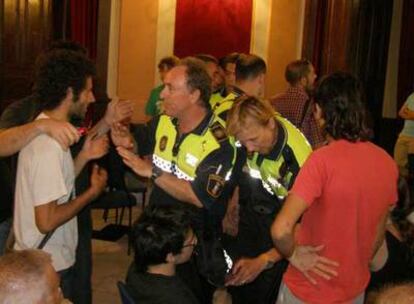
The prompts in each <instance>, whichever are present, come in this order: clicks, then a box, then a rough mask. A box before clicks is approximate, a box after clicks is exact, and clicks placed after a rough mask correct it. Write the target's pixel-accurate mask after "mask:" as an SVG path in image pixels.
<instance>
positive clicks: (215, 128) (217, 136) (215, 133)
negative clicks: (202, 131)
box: [210, 122, 227, 142]
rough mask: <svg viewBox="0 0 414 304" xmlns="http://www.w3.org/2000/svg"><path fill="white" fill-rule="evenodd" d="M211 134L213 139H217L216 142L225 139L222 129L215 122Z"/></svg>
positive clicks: (225, 135)
mask: <svg viewBox="0 0 414 304" xmlns="http://www.w3.org/2000/svg"><path fill="white" fill-rule="evenodd" d="M210 129H211V133H212V134H213V136H214V138H215V139H217V141H218V142H221V141H223V140H226V139H227V133H226V130H225V129H224V127H223V126H222V125H221V124H220V123H219V122H215V123H214V124H213V125H212V126H211V127H210Z"/></svg>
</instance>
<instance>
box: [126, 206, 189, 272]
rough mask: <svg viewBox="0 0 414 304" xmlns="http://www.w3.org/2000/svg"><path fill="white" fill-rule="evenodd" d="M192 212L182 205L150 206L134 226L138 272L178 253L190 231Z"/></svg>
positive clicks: (135, 260)
mask: <svg viewBox="0 0 414 304" xmlns="http://www.w3.org/2000/svg"><path fill="white" fill-rule="evenodd" d="M190 218H191V217H190V216H189V212H188V211H187V210H186V209H185V208H182V207H180V206H158V207H151V206H149V207H147V208H146V209H145V210H144V212H143V214H142V215H141V216H140V217H139V219H138V220H137V222H136V223H135V225H134V227H133V243H134V251H135V259H134V262H135V266H136V270H137V271H138V272H145V271H147V268H148V266H151V265H158V264H163V263H165V262H166V258H167V255H168V254H169V253H172V254H179V253H180V252H181V250H182V249H183V245H184V241H185V240H186V237H187V235H188V233H189V231H190V229H191V223H190Z"/></svg>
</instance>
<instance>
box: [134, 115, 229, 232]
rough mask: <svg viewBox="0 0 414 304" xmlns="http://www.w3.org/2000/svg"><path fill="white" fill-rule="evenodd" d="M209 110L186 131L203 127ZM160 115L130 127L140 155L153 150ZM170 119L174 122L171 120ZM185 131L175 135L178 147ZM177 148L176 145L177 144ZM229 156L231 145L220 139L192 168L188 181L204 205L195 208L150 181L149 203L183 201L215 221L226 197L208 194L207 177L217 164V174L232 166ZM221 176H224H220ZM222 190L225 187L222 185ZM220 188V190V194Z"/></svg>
mask: <svg viewBox="0 0 414 304" xmlns="http://www.w3.org/2000/svg"><path fill="white" fill-rule="evenodd" d="M211 117H212V113H211V112H208V114H207V115H206V117H205V118H204V119H203V121H202V122H201V123H200V124H199V125H198V126H197V127H196V128H195V129H194V130H193V131H191V132H190V133H193V134H197V135H199V134H202V132H204V131H205V129H206V128H208V126H209V123H210V121H211ZM159 120H160V117H159V116H157V117H154V118H153V119H152V120H151V121H150V122H149V123H148V124H147V125H145V126H144V125H139V126H134V127H133V128H132V133H133V135H134V138H135V140H136V142H137V143H138V150H139V154H140V155H141V156H144V155H151V154H152V153H153V151H154V147H155V132H156V130H157V126H158V123H159ZM173 123H176V121H175V120H173ZM188 134H189V133H187V134H184V135H182V136H177V139H176V143H178V144H176V145H177V146H178V147H179V145H180V143H181V142H182V141H183V140H184V139H185V136H187V135H188ZM178 149H179V148H178ZM233 157H234V149H233V147H232V146H231V144H230V143H229V141H228V139H226V140H223V141H220V148H219V149H217V150H215V151H213V152H212V153H211V154H210V155H208V156H207V157H206V158H205V159H204V160H202V161H201V163H200V164H199V165H198V167H197V169H196V178H195V179H194V180H193V181H191V187H192V189H193V191H194V193H195V195H196V196H197V197H198V199H199V200H200V202H201V203H202V204H203V206H204V207H205V208H202V209H199V208H196V207H193V206H192V205H191V204H189V203H185V202H180V201H179V200H177V199H176V198H174V197H172V196H171V195H169V194H168V193H167V192H165V191H164V190H163V189H161V188H160V187H158V186H157V185H154V189H153V191H152V192H151V197H150V204H154V205H164V204H168V205H170V204H176V203H183V204H185V205H187V206H188V207H189V208H191V209H193V211H194V212H196V213H197V214H198V215H199V217H198V219H200V220H202V221H203V220H205V219H206V218H208V219H209V220H212V222H214V223H212V224H214V225H216V224H218V223H219V222H220V221H221V218H222V217H223V216H224V213H225V209H226V200H225V198H224V196H223V195H221V196H219V198H216V197H214V196H213V195H211V194H210V191H209V189H208V187H209V179H210V176H211V175H214V174H215V173H216V172H217V168H218V167H220V168H221V170H220V172H221V174H222V175H225V174H226V173H227V172H228V171H229V170H230V169H231V168H232V166H233V164H232V162H233ZM223 177H224V176H223ZM223 192H226V191H225V187H224V189H223ZM223 192H222V194H223ZM207 210H208V214H209V215H208V216H207V217H206V211H207Z"/></svg>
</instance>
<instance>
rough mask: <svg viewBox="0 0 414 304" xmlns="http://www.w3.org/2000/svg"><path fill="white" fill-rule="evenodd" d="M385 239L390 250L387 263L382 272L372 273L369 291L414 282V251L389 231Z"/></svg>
mask: <svg viewBox="0 0 414 304" xmlns="http://www.w3.org/2000/svg"><path fill="white" fill-rule="evenodd" d="M385 239H386V241H387V248H388V259H387V262H386V263H385V265H384V267H383V268H382V269H381V270H379V271H377V272H373V273H371V280H370V282H369V285H368V288H367V290H374V289H377V288H381V287H383V286H385V285H386V284H398V283H402V282H405V281H412V280H414V256H413V251H412V250H411V249H410V248H409V246H408V245H407V244H406V243H404V242H401V241H400V240H399V239H397V238H396V237H395V236H394V235H393V234H392V233H390V232H389V231H387V232H386V233H385Z"/></svg>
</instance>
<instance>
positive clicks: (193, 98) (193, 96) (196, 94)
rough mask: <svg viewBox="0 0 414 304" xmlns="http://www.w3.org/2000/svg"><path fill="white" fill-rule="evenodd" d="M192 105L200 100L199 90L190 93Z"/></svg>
mask: <svg viewBox="0 0 414 304" xmlns="http://www.w3.org/2000/svg"><path fill="white" fill-rule="evenodd" d="M190 96H191V101H192V103H197V102H198V100H200V97H201V92H200V90H199V89H196V90H194V91H192V92H191V93H190Z"/></svg>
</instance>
